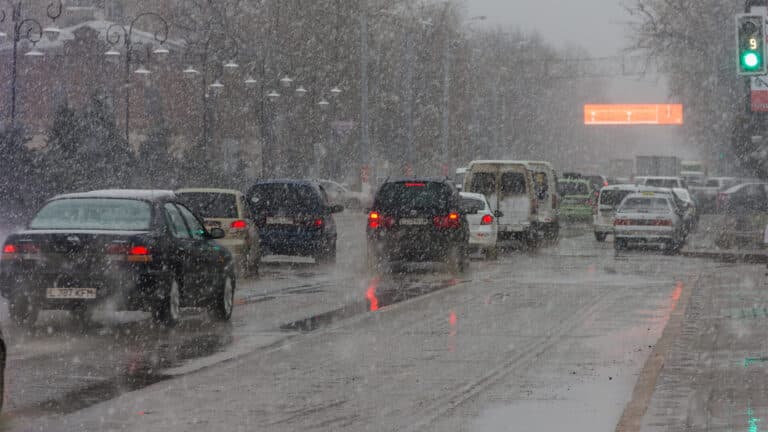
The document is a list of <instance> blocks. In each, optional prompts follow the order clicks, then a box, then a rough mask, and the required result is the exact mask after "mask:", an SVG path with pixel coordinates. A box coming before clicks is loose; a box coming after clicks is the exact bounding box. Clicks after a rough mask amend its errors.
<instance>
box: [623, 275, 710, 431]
mask: <svg viewBox="0 0 768 432" xmlns="http://www.w3.org/2000/svg"><path fill="white" fill-rule="evenodd" d="M698 281H699V276H696V277H693V278H689V280H688V283H684V284H682V289H681V290H680V293H679V294H678V295H679V297H678V299H677V300H676V303H675V305H674V306H673V310H672V311H671V312H670V315H669V320H668V321H667V325H666V326H664V331H663V332H662V334H661V337H660V338H659V340H658V341H657V342H656V345H654V347H653V351H651V355H650V356H648V359H647V360H646V361H645V364H644V365H643V369H642V370H641V371H640V375H639V376H638V377H637V382H636V383H635V387H634V389H633V390H632V399H631V400H630V401H629V402H628V403H627V405H626V406H625V407H624V412H622V414H621V418H620V419H619V423H618V424H617V425H616V432H639V431H640V428H641V425H642V421H643V417H644V416H645V413H646V411H647V410H648V406H649V405H650V403H651V399H652V397H653V393H654V392H655V390H656V382H657V380H658V378H659V375H660V374H661V370H662V369H663V368H664V360H665V359H666V356H667V354H668V353H669V351H670V349H671V348H672V344H673V343H674V341H675V340H676V339H677V337H678V336H679V335H680V332H681V331H682V329H683V323H684V319H685V310H686V309H687V307H688V302H689V301H690V299H691V295H692V294H693V289H694V288H695V286H696V284H697V283H698ZM678 284H680V282H678ZM678 286H679V285H678ZM676 291H677V289H676V290H675V291H673V294H672V295H673V297H674V295H675V292H676Z"/></svg>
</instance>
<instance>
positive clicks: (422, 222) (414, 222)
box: [400, 219, 428, 225]
mask: <svg viewBox="0 0 768 432" xmlns="http://www.w3.org/2000/svg"><path fill="white" fill-rule="evenodd" d="M427 223H428V221H427V220H426V219H400V225H426V224H427Z"/></svg>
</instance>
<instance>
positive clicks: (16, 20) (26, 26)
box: [0, 0, 63, 126]
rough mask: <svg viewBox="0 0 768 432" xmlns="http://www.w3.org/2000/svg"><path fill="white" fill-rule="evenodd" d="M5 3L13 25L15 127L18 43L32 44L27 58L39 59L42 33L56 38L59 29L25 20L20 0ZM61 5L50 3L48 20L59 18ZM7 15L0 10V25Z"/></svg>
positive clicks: (32, 19) (14, 116)
mask: <svg viewBox="0 0 768 432" xmlns="http://www.w3.org/2000/svg"><path fill="white" fill-rule="evenodd" d="M0 1H2V0H0ZM5 3H6V4H7V5H8V7H9V8H10V12H11V22H12V23H13V35H12V38H13V66H12V69H11V125H12V126H15V125H16V78H17V69H16V68H17V63H18V46H19V42H21V41H22V40H24V39H26V40H28V41H30V42H32V50H30V51H29V52H28V53H26V55H27V56H29V57H40V56H42V55H43V53H42V52H41V51H39V50H38V49H37V48H36V46H35V45H36V44H37V43H38V42H39V41H40V39H42V37H43V33H46V34H48V35H50V36H51V37H55V36H58V33H59V32H60V30H59V28H58V27H56V26H55V24H54V25H51V26H49V27H46V28H45V29H44V28H43V26H42V25H41V24H40V22H39V21H37V20H36V19H34V18H25V17H24V16H23V15H22V11H21V7H22V0H5ZM62 9H63V5H62V3H61V0H57V1H54V2H51V4H49V5H48V8H47V9H46V13H47V15H48V18H50V19H51V20H53V21H55V20H56V18H58V17H60V16H61V12H62ZM6 18H7V14H6V11H5V9H0V23H3V22H5V19H6ZM6 36H8V35H7V34H5V33H3V32H0V37H6Z"/></svg>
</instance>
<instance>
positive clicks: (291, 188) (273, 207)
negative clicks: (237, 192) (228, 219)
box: [248, 183, 322, 213]
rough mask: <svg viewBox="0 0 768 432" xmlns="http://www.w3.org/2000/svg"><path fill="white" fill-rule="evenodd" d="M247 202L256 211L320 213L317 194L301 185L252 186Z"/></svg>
mask: <svg viewBox="0 0 768 432" xmlns="http://www.w3.org/2000/svg"><path fill="white" fill-rule="evenodd" d="M248 202H249V203H250V205H251V206H252V208H253V209H254V210H257V211H264V210H267V211H276V212H286V213H303V212H317V211H320V207H321V205H322V202H321V199H320V195H319V194H318V192H317V191H316V190H315V189H314V188H312V187H310V186H308V185H303V184H291V183H269V184H260V185H256V186H254V187H253V188H252V189H251V191H250V193H249V196H248Z"/></svg>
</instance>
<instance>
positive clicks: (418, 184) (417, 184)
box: [405, 183, 426, 187]
mask: <svg viewBox="0 0 768 432" xmlns="http://www.w3.org/2000/svg"><path fill="white" fill-rule="evenodd" d="M424 186H426V185H425V184H424V183H406V184H405V187H424Z"/></svg>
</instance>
